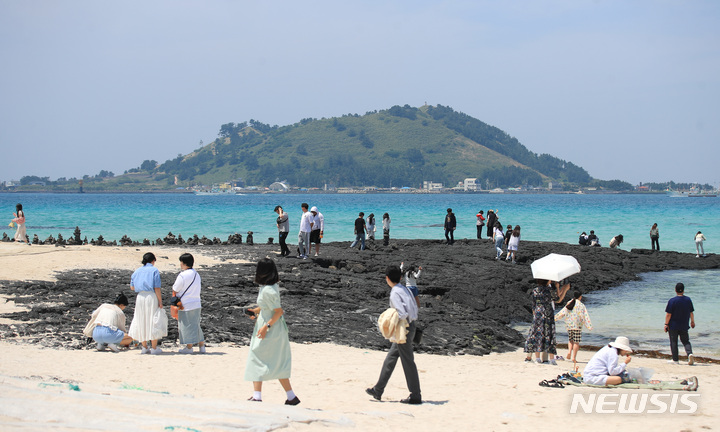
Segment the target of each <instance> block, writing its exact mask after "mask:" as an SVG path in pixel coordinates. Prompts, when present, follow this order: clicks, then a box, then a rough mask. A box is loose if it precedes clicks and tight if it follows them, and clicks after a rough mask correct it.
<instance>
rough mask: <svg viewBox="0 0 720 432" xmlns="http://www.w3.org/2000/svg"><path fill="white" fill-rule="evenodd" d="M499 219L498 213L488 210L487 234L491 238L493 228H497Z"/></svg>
mask: <svg viewBox="0 0 720 432" xmlns="http://www.w3.org/2000/svg"><path fill="white" fill-rule="evenodd" d="M496 220H497V214H496V213H495V212H494V211H492V210H488V212H487V236H488V238H489V239H490V240H492V239H493V228H495V221H496Z"/></svg>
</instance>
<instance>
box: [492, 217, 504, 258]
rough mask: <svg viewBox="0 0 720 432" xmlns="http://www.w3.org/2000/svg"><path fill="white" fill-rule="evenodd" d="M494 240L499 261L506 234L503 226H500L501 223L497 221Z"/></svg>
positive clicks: (496, 256) (494, 228)
mask: <svg viewBox="0 0 720 432" xmlns="http://www.w3.org/2000/svg"><path fill="white" fill-rule="evenodd" d="M493 239H495V259H496V260H499V259H500V255H502V245H503V242H504V241H505V233H503V230H502V225H500V222H497V221H496V222H495V226H494V227H493Z"/></svg>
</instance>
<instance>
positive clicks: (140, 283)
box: [130, 263, 160, 292]
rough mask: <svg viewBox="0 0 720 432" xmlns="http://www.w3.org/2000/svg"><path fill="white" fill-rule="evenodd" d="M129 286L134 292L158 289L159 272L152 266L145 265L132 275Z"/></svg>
mask: <svg viewBox="0 0 720 432" xmlns="http://www.w3.org/2000/svg"><path fill="white" fill-rule="evenodd" d="M130 286H131V287H133V288H134V289H135V291H136V292H140V291H153V290H154V289H155V288H160V272H159V271H158V269H157V267H155V266H154V265H152V264H150V263H148V264H145V265H144V266H142V267H140V268H139V269H137V270H135V273H133V274H132V277H131V278H130Z"/></svg>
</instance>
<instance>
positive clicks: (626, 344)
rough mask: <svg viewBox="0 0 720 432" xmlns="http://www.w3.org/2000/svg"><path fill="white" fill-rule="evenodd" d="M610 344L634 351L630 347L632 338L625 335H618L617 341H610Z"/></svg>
mask: <svg viewBox="0 0 720 432" xmlns="http://www.w3.org/2000/svg"><path fill="white" fill-rule="evenodd" d="M609 345H610V346H611V347H613V348H617V349H621V350H623V351H630V352H632V348H630V340H629V339H628V338H626V337H625V336H618V337H617V338H615V342H610V344H609Z"/></svg>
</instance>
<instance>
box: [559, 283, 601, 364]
mask: <svg viewBox="0 0 720 432" xmlns="http://www.w3.org/2000/svg"><path fill="white" fill-rule="evenodd" d="M563 318H564V319H565V325H566V326H567V333H568V353H567V359H568V360H572V361H573V364H576V363H577V353H578V350H580V341H581V340H582V328H583V325H584V326H585V327H587V329H588V330H592V329H593V326H592V322H590V315H588V313H587V309H586V308H585V305H584V304H583V303H582V293H581V292H580V291H578V290H575V292H573V299H572V300H570V301H569V302H568V303H567V304H566V305H565V307H564V308H562V310H560V312H558V313H557V315H555V321H559V320H561V319H563Z"/></svg>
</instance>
